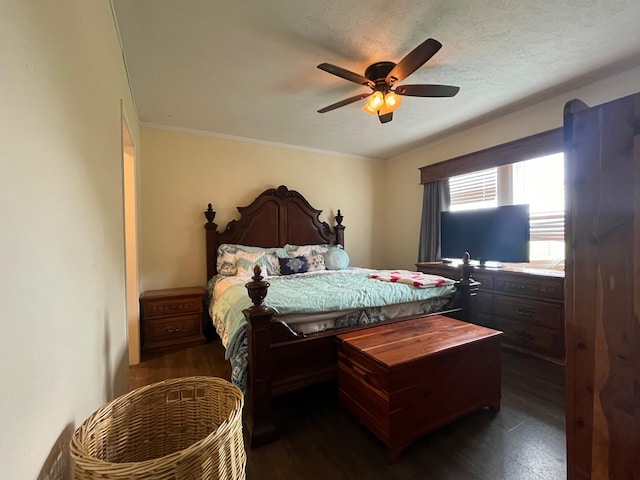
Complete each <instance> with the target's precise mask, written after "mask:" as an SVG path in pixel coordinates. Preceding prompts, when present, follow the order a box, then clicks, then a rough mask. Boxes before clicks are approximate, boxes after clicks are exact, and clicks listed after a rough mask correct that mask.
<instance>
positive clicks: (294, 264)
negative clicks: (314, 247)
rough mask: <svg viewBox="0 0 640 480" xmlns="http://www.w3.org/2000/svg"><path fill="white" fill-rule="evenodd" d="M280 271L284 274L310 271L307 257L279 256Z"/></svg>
mask: <svg viewBox="0 0 640 480" xmlns="http://www.w3.org/2000/svg"><path fill="white" fill-rule="evenodd" d="M278 260H279V262H280V273H281V274H282V275H292V274H294V273H304V272H307V271H309V270H308V264H307V257H305V256H304V255H303V256H300V257H292V258H279V259H278Z"/></svg>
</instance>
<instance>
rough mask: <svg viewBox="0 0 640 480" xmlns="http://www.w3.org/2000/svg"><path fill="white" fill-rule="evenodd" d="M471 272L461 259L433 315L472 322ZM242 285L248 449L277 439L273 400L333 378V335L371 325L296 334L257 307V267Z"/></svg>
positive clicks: (262, 291) (263, 287)
mask: <svg viewBox="0 0 640 480" xmlns="http://www.w3.org/2000/svg"><path fill="white" fill-rule="evenodd" d="M471 272H472V267H471V266H470V265H469V261H468V256H467V257H466V258H465V264H464V266H463V269H462V274H463V277H462V278H461V279H460V281H459V282H458V283H457V284H456V289H457V290H456V294H455V295H454V298H453V301H452V304H451V305H450V308H449V309H448V310H446V311H444V312H438V313H439V314H444V315H448V316H451V317H453V318H457V319H459V320H464V321H471V320H473V311H474V308H473V302H474V297H475V295H476V292H477V290H478V285H479V284H478V283H477V282H475V281H474V280H473V278H472V277H471ZM246 287H247V290H248V292H249V296H250V298H251V300H252V302H253V306H252V307H251V308H249V309H246V310H245V311H244V315H245V317H246V319H247V342H248V355H249V361H248V369H249V370H248V380H247V390H246V396H245V407H244V425H245V429H246V435H247V439H248V444H249V447H250V448H256V447H258V446H260V445H263V444H265V443H268V442H270V441H272V440H274V439H275V438H276V437H277V426H276V423H275V419H274V413H273V399H274V397H277V396H279V395H282V394H285V393H288V392H292V391H295V390H298V389H300V388H304V387H307V386H310V385H314V384H318V383H322V382H326V381H329V380H332V379H335V378H337V372H338V351H337V342H336V340H335V337H336V336H337V335H340V334H344V333H347V332H350V331H355V330H361V329H365V328H370V327H371V326H372V325H371V324H369V325H358V326H353V327H345V328H337V329H331V330H327V331H324V332H319V333H314V334H312V335H300V334H296V333H295V332H292V331H291V330H290V329H289V328H288V327H286V326H285V325H283V324H282V323H280V322H278V321H276V320H273V315H274V313H275V312H274V311H273V310H271V309H270V308H268V307H267V306H265V305H264V304H263V301H264V298H265V297H266V295H267V289H268V287H269V283H268V282H266V281H264V280H263V277H262V276H261V271H260V267H256V268H255V270H254V276H253V280H252V281H251V282H249V283H247V285H246ZM417 316H418V315H417ZM419 316H424V315H419ZM410 318H415V317H405V318H400V319H393V320H387V321H384V322H377V323H376V324H375V325H380V324H382V323H393V322H402V321H406V320H408V319H410Z"/></svg>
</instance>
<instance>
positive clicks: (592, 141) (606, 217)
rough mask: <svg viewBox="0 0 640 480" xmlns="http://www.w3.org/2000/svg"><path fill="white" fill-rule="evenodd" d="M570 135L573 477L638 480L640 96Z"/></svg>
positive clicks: (575, 126) (592, 115) (588, 113)
mask: <svg viewBox="0 0 640 480" xmlns="http://www.w3.org/2000/svg"><path fill="white" fill-rule="evenodd" d="M564 133H565V153H566V157H567V170H566V173H567V177H566V182H567V218H566V225H565V226H566V231H565V235H566V242H567V243H566V245H567V247H566V254H567V258H566V273H565V299H566V300H565V301H566V303H565V318H566V329H567V331H566V338H567V369H566V372H567V373H566V389H567V417H566V421H567V464H568V478H569V480H583V479H590V480H617V479H623V478H624V479H629V480H631V479H640V94H636V95H632V96H629V97H625V98H622V99H619V100H616V101H613V102H609V103H606V104H604V105H599V106H597V107H592V108H588V107H587V106H586V105H584V104H582V103H581V102H579V101H572V102H569V103H568V104H567V106H566V107H565V115H564Z"/></svg>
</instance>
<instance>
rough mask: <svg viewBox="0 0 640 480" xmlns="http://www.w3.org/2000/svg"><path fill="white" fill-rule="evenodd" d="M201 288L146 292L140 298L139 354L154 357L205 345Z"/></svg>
mask: <svg viewBox="0 0 640 480" xmlns="http://www.w3.org/2000/svg"><path fill="white" fill-rule="evenodd" d="M204 294H205V290H204V288H202V287H186V288H169V289H163V290H148V291H146V292H144V293H143V294H142V295H140V322H141V329H140V330H141V332H140V333H141V339H142V352H143V353H158V352H163V351H167V350H173V349H176V348H180V347H186V346H190V345H197V344H200V343H205V342H206V339H205V337H204V335H203V334H202V314H203V311H204V308H203V307H204Z"/></svg>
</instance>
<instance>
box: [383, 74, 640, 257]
mask: <svg viewBox="0 0 640 480" xmlns="http://www.w3.org/2000/svg"><path fill="white" fill-rule="evenodd" d="M638 90H640V68H636V69H633V70H629V71H627V72H625V73H622V74H619V75H616V76H613V77H610V78H608V79H606V80H602V81H599V82H596V83H593V84H590V85H588V86H585V87H583V88H580V89H576V90H573V91H570V92H567V93H566V94H564V95H560V96H557V97H555V98H553V99H550V100H548V101H545V102H541V103H538V104H536V105H534V106H532V107H529V108H526V109H523V110H520V111H518V112H515V113H512V114H509V115H506V116H503V117H501V118H499V119H496V120H493V121H490V122H487V123H484V124H483V125H481V126H479V127H476V128H472V129H469V130H467V131H465V132H463V133H460V134H457V135H454V136H451V137H448V138H445V139H441V140H439V141H437V142H433V143H431V144H429V145H428V146H425V147H423V148H421V149H419V150H415V151H413V152H411V153H408V154H405V155H403V156H400V157H397V158H395V159H392V160H390V161H388V162H387V163H386V164H385V173H384V179H385V191H386V192H387V201H385V202H384V210H383V212H382V214H383V215H382V216H383V218H384V219H385V222H386V225H387V227H386V228H387V231H392V232H394V233H393V235H384V236H383V239H384V241H383V245H382V246H381V248H382V258H383V259H384V260H383V261H382V264H383V267H385V268H414V263H415V262H416V261H417V258H418V239H419V235H420V216H421V212H422V190H423V189H422V186H421V185H420V172H419V170H418V169H419V168H420V167H423V166H425V165H431V164H433V163H437V162H441V161H444V160H448V159H450V158H453V157H457V156H459V155H464V154H466V153H470V152H474V151H478V150H482V149H484V148H488V147H491V146H494V145H499V144H502V143H505V142H508V141H511V140H515V139H518V138H522V137H526V136H528V135H533V134H535V133H539V132H543V131H546V130H550V129H552V128H557V127H560V126H562V111H563V108H564V105H565V103H566V102H567V101H568V100H571V99H573V98H580V99H581V100H582V101H584V102H586V103H587V104H589V105H598V104H601V103H604V102H606V101H609V100H613V99H615V98H619V97H623V96H626V95H630V94H632V93H635V92H637V91H638ZM398 212H403V213H402V215H399V214H398Z"/></svg>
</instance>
